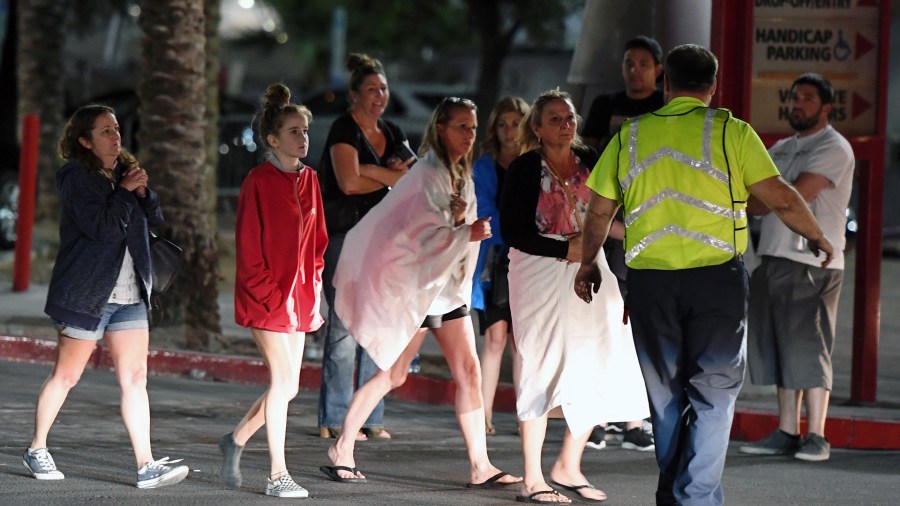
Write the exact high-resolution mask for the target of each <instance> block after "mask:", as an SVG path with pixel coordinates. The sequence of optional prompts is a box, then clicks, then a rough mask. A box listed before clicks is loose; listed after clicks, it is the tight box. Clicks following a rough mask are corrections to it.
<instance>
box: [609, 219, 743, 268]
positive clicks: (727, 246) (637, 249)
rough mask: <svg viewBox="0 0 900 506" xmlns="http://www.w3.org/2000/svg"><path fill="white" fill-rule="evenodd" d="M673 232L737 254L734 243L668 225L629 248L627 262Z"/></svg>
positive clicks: (626, 256) (626, 255) (626, 254)
mask: <svg viewBox="0 0 900 506" xmlns="http://www.w3.org/2000/svg"><path fill="white" fill-rule="evenodd" d="M673 234H674V235H678V236H681V237H684V238H686V239H692V240H694V241H697V242H701V243H703V244H706V245H707V246H712V247H713V248H718V249H720V250H722V251H726V252H728V253H729V254H732V255H734V254H735V249H734V245H733V244H731V243H729V242H726V241H723V240H721V239H719V238H717V237H713V236H711V235H708V234H704V233H701V232H692V231H690V230H687V229H685V228H682V227H679V226H678V225H666V226H665V227H663V228H661V229H659V230H657V231H656V232H653V233H651V234H648V235H647V236H646V237H644V238H643V239H641V240H640V241H638V242H637V244H635V245H634V246H633V247H632V248H631V249H630V250H628V251H627V252H626V253H625V262H626V263H628V262H631V261H632V260H634V258H635V257H637V256H638V255H640V254H641V252H642V251H644V249H646V248H647V246H650V245H651V244H653V243H654V242H656V241H658V240H660V239H662V238H663V237H665V236H667V235H673Z"/></svg>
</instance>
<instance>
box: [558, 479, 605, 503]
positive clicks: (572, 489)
mask: <svg viewBox="0 0 900 506" xmlns="http://www.w3.org/2000/svg"><path fill="white" fill-rule="evenodd" d="M550 483H552V484H554V485H556V486H557V487H559V488H564V489H566V490H568V491H569V492H574V493H576V494H578V497H579V498H581V500H583V501H590V502H604V501H606V499H609V497H607V498H606V499H592V498H590V497H585V496H584V495H582V494H581V492H580V491H581V490H582V489H585V488H588V489H591V490H597V487H595V486H593V485H591V484H590V483H586V484H584V485H563V484H562V483H560V482H558V481H554V480H550Z"/></svg>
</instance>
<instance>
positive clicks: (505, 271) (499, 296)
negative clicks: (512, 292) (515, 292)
mask: <svg viewBox="0 0 900 506" xmlns="http://www.w3.org/2000/svg"><path fill="white" fill-rule="evenodd" d="M497 249H498V252H497V254H495V255H494V265H493V269H491V304H493V305H494V306H496V307H499V308H505V307H509V248H507V247H502V248H497Z"/></svg>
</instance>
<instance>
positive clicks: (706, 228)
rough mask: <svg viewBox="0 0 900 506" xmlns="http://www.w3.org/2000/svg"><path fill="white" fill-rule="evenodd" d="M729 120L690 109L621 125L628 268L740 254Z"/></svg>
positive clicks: (742, 211) (743, 225)
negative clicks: (728, 145) (727, 145)
mask: <svg viewBox="0 0 900 506" xmlns="http://www.w3.org/2000/svg"><path fill="white" fill-rule="evenodd" d="M730 119H731V112H730V111H728V110H726V109H711V108H708V107H696V108H694V109H691V110H688V111H687V112H684V113H682V114H677V115H659V114H655V113H652V114H647V115H644V116H640V117H637V118H632V119H630V120H628V121H627V122H626V123H625V124H624V125H622V129H621V130H620V132H619V136H620V146H621V148H622V149H624V150H626V153H622V152H620V153H619V165H618V180H619V186H620V188H621V190H622V195H623V196H624V217H625V227H626V233H625V262H626V264H627V265H628V266H629V267H632V268H635V269H663V270H674V269H688V268H692V267H703V266H708V265H719V264H722V263H725V262H726V261H728V260H730V259H732V258H734V257H735V256H736V255H738V254H740V253H742V252H743V251H744V250H745V249H746V247H747V230H746V229H747V213H746V207H747V202H746V200H735V198H734V193H735V192H734V188H733V187H732V174H731V168H730V166H729V163H728V156H727V153H726V150H725V139H726V136H725V133H726V128H727V126H728V121H729V120H730ZM626 157H627V163H626ZM738 184H741V183H740V179H739V178H738ZM739 194H741V195H744V194H745V193H744V192H740V193H739Z"/></svg>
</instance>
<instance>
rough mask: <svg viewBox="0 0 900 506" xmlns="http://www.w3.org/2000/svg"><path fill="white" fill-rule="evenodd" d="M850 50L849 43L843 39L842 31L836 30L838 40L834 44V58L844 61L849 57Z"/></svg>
mask: <svg viewBox="0 0 900 506" xmlns="http://www.w3.org/2000/svg"><path fill="white" fill-rule="evenodd" d="M852 52H853V51H852V50H851V49H850V44H847V41H846V40H844V31H843V30H838V40H837V43H836V44H835V45H834V59H835V60H837V61H844V60H846V59H847V58H849V57H850V54H851V53H852Z"/></svg>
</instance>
